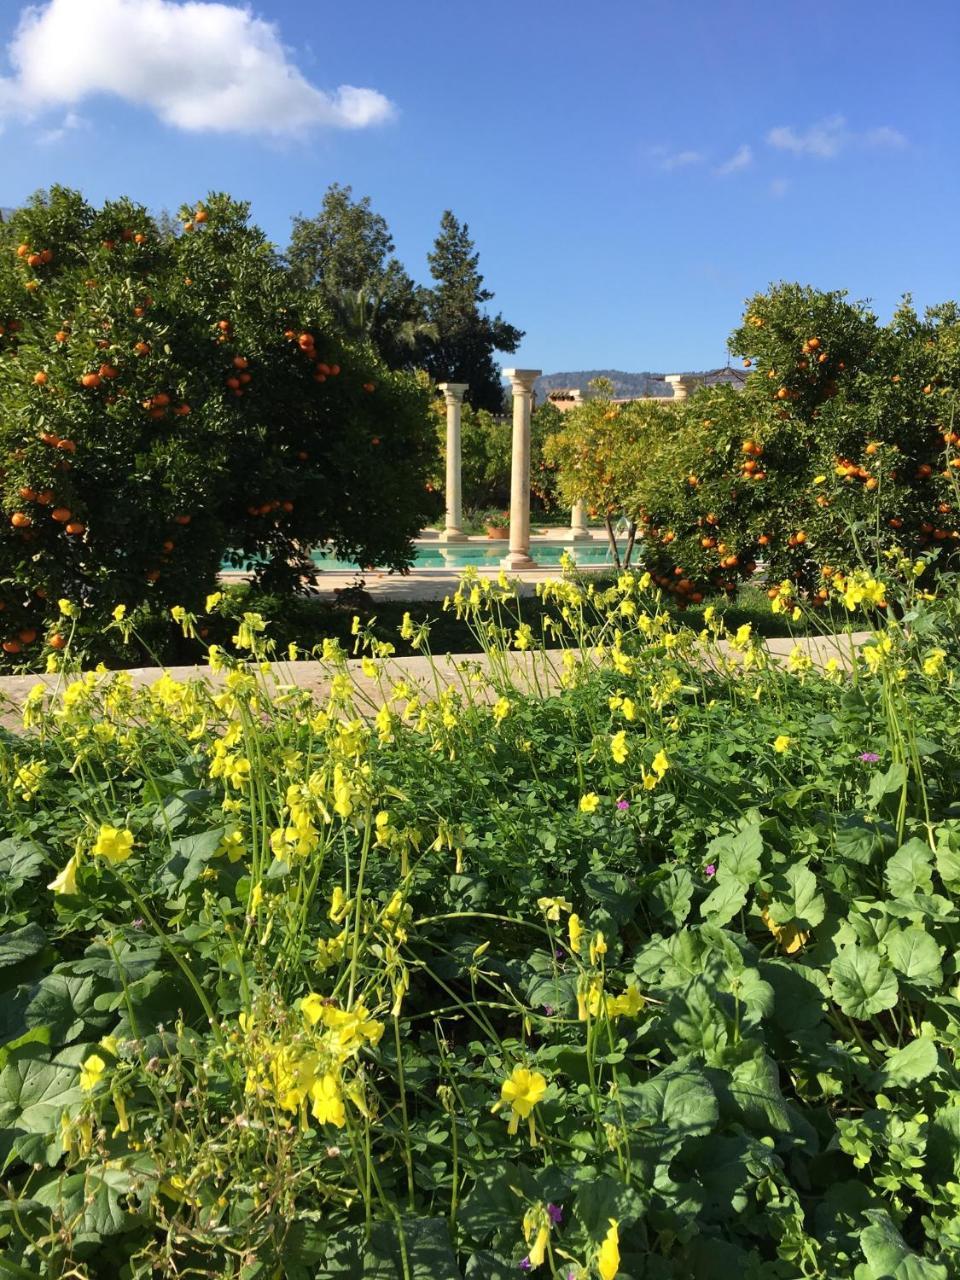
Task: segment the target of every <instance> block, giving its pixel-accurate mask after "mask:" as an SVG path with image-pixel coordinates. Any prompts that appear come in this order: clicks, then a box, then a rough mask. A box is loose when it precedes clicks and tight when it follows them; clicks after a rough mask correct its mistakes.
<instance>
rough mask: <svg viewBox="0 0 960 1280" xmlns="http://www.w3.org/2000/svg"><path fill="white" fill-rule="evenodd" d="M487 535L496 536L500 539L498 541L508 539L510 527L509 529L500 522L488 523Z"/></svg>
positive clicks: (489, 536)
mask: <svg viewBox="0 0 960 1280" xmlns="http://www.w3.org/2000/svg"><path fill="white" fill-rule="evenodd" d="M487 537H488V538H498V539H500V541H502V542H506V541H507V540H508V539H509V537H510V529H509V527H508V526H507V525H502V524H488V525H487Z"/></svg>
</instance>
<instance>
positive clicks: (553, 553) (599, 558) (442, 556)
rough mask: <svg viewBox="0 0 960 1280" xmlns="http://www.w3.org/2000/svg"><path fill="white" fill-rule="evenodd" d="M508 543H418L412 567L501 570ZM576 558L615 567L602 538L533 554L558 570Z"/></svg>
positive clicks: (328, 563) (343, 569) (346, 568)
mask: <svg viewBox="0 0 960 1280" xmlns="http://www.w3.org/2000/svg"><path fill="white" fill-rule="evenodd" d="M507 548H508V544H507V543H506V542H497V541H494V540H493V539H491V540H490V541H489V543H484V542H459V543H451V544H449V545H448V544H446V543H437V542H418V543H417V545H416V553H417V554H416V559H415V560H414V562H413V565H412V566H411V567H412V568H413V569H415V570H420V569H465V568H467V566H468V565H476V566H477V568H478V569H499V567H500V561H501V559H502V558H503V557H504V556H505V555H506V554H507ZM565 551H566V552H568V553H569V555H570V556H572V557H573V561H574V563H575V564H578V565H605V564H610V565H612V564H613V559H612V557H611V555H610V545H609V543H608V542H607V540H606V538H604V539H603V540H602V541H601V540H600V539H599V538H598V539H596V540H595V541H594V542H592V543H575V544H573V545H571V544H570V543H563V542H537V541H536V540H534V541H533V542H532V543H531V546H530V554H531V556H532V557H533V559H534V560H535V561H536V563H537V565H538V566H539V565H543V566H544V567H550V566H553V567H556V566H558V565H559V564H560V557H561V556H562V555H563V553H564V552H565ZM313 559H314V563H315V564H316V565H317V566H318V567H319V568H321V569H323V570H325V571H326V572H327V573H355V572H357V571H358V570H359V569H360V566H359V565H357V564H353V563H352V562H350V561H348V560H337V559H336V558H335V557H334V556H325V555H324V554H323V552H321V551H316V552H314V555H313Z"/></svg>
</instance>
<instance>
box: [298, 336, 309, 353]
mask: <svg viewBox="0 0 960 1280" xmlns="http://www.w3.org/2000/svg"><path fill="white" fill-rule="evenodd" d="M297 345H298V346H299V347H300V350H301V351H309V350H310V348H311V347H312V346H313V334H312V333H301V335H300V337H299V338H298V339H297Z"/></svg>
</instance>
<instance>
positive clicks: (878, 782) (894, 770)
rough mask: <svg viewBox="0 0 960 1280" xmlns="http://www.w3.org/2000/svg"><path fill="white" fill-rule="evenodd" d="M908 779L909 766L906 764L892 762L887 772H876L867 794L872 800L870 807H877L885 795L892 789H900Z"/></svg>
mask: <svg viewBox="0 0 960 1280" xmlns="http://www.w3.org/2000/svg"><path fill="white" fill-rule="evenodd" d="M906 780H907V766H906V765H905V764H892V765H891V766H890V768H889V769H888V770H887V772H886V773H878V774H875V775H874V777H873V779H872V781H871V783H870V787H869V790H868V791H867V796H868V798H869V801H870V807H871V808H872V809H876V807H877V806H878V805H879V803H880V801H881V800H882V799H883V797H884V796H887V795H889V794H890V793H891V792H892V791H900V790H902V788H903V785H904V783H905V782H906Z"/></svg>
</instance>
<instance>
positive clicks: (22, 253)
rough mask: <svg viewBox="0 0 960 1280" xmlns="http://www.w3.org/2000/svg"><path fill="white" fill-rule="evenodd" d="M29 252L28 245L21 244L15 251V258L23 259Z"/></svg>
mask: <svg viewBox="0 0 960 1280" xmlns="http://www.w3.org/2000/svg"><path fill="white" fill-rule="evenodd" d="M29 252H30V246H29V245H28V244H22V245H20V247H19V248H18V249H17V257H18V258H25V257H26V256H27V254H28V253H29Z"/></svg>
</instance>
